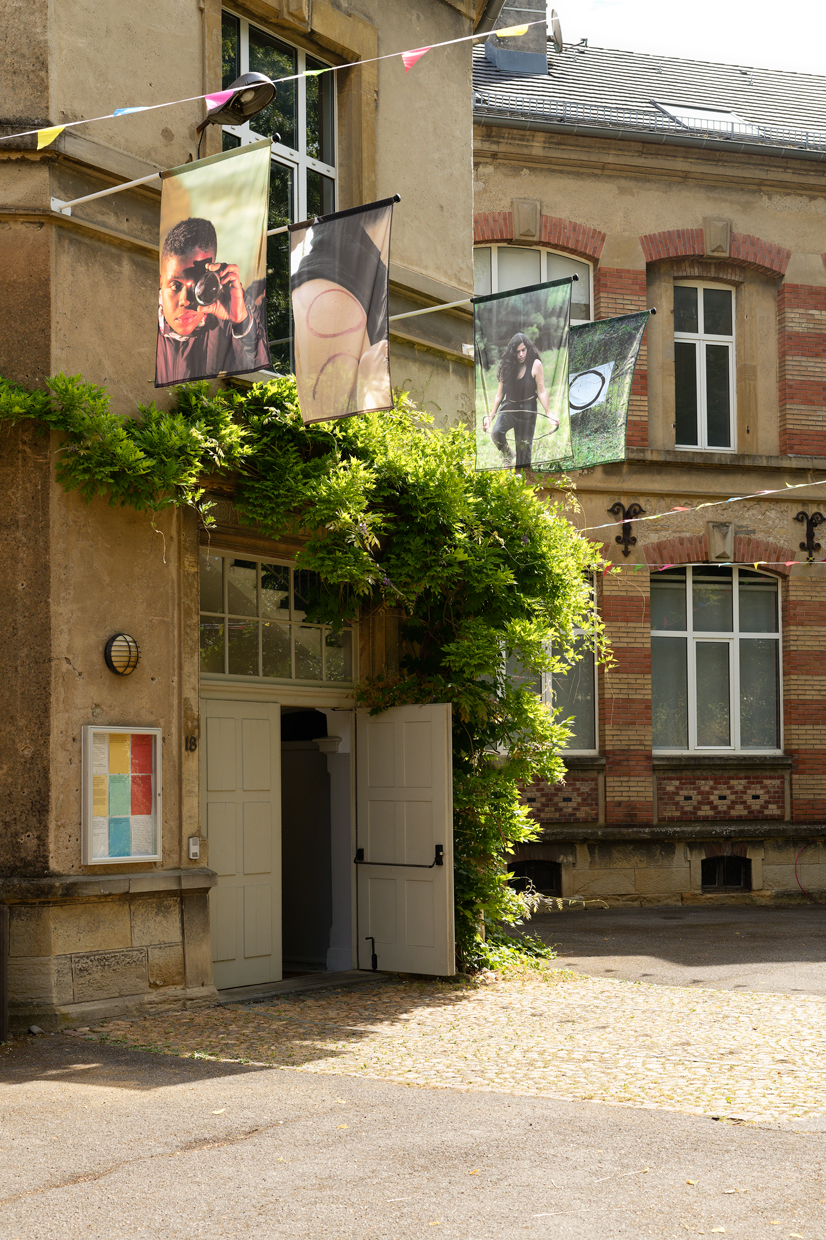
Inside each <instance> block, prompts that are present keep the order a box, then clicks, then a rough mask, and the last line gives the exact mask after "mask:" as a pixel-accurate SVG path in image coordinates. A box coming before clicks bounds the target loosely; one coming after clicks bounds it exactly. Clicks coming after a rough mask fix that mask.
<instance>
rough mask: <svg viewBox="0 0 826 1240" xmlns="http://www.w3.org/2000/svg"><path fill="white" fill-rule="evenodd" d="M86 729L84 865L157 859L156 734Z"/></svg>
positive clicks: (157, 785)
mask: <svg viewBox="0 0 826 1240" xmlns="http://www.w3.org/2000/svg"><path fill="white" fill-rule="evenodd" d="M85 731H86V732H87V733H88V736H87V738H85V739H86V757H87V772H86V777H87V780H89V781H90V783H91V787H89V784H88V783H87V813H86V832H85V840H84V843H85V850H84V851H85V853H86V858H85V861H86V864H89V863H92V864H94V863H95V862H101V861H124V860H132V859H134V860H140V859H144V858H145V859H149V858H156V857H157V856H158V855H159V841H158V805H157V799H158V798H157V791H158V787H159V771H158V752H159V745H160V731H159V730H156V729H149V728H147V729H146V730H144V731H137V730H136V731H134V732H133V731H131V730H127V729H122V730H117V731H110V730H108V729H103V728H88V729H85ZM89 802H91V804H89Z"/></svg>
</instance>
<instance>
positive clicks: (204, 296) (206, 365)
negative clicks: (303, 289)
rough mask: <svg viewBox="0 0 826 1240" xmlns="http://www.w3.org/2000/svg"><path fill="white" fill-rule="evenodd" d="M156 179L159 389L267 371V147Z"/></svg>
mask: <svg viewBox="0 0 826 1240" xmlns="http://www.w3.org/2000/svg"><path fill="white" fill-rule="evenodd" d="M161 175H162V177H163V191H162V195H161V235H160V260H161V261H160V295H159V299H158V348H157V356H156V362H155V387H169V386H170V385H171V384H174V383H189V382H190V381H191V380H193V379H214V378H216V377H217V376H218V375H222V374H227V375H241V374H246V373H248V372H249V371H252V370H260V369H261V368H262V367H268V366H269V364H270V354H269V349H268V347H267V331H266V321H267V315H266V280H267V270H266V255H267V203H268V198H269V184H270V142H269V140H268V139H265V140H264V141H262V142H255V143H252V144H251V145H249V146H243V147H239V148H238V149H236V150H234V151H225V152H224V153H223V154H221V155H213V156H211V157H210V158H209V159H201V160H199V161H198V162H197V163H194V164H184V165H183V166H182V167H180V168H173V169H171V170H170V171H169V172H164V173H162V174H161Z"/></svg>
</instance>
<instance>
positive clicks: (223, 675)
mask: <svg viewBox="0 0 826 1240" xmlns="http://www.w3.org/2000/svg"><path fill="white" fill-rule="evenodd" d="M201 555H212V556H219V555H220V556H223V557H224V559H234V560H249V561H250V562H254V563H255V564H256V565H257V566H258V571H257V590H258V598H259V614H258V615H256V616H241V615H239V614H238V613H236V612H230V611H229V610H228V590H229V582H228V576H227V573H226V570H225V571H224V579H223V583H222V590H223V603H224V610H223V611H222V612H208V611H204V610H203V609H201V607H200V595H199V610H198V615H199V619H198V632H199V634H200V624H201V620H202V619H204V618H206V619H209V618H211V617H214V618H215V619H216V620H219V619H220V620H221V621H222V623H224V625H225V626H227V625H228V623H229V622H230V621H231V620H239V621H242V622H249V623H254V624H257V625H258V662H259V666H260V665H261V654H262V652H261V641H262V631H261V625H262V623H263V622H264V619H265V618H264V617H262V616H261V614H260V597H261V566H262V565H263V564H275V565H277V566H278V567H279V568H289V569H291V570H292V571H291V573H290V607H289V611H288V614H287V615H285V616H284V618H283V619H282V620H274V621H273V622H274V623H280V624H289V625H290V627H291V629H292V626H293V625H294V624H298V625H301V626H302V627H306V628H314V629H320V630H321V653H322V659H323V666H324V670H325V671H326V666H327V656H326V649H327V647H326V645H325V641H324V639H325V636H326V634H327V633H328V632H330V631H331V629H332V625H330V624H318V623H316V622H312V621H307V620H304V619H303V615H304V613H303V612H300V611H297V610H296V608H295V606H294V603H295V598H294V592H295V578H294V575H293V574H294V573H295V572H297V571H301V570H300V569H296V565H295V562H294V561H292V560H280V559H276V558H274V557H272V556H261V555H251V554H249V553H248V552H245V551H238V550H237V549H236V550H228V549H227V548H225V547H212V546H210V547H205V546H201V547H200V549H199V557H198V564H199V577H200V556H201ZM199 586H200V580H199ZM346 628H347V631H348V632H349V633H350V635H351V636H350V667H351V679H350V680H328V679H323V680H310V679H307V678H305V677H299V676H296V674H295V642H294V641H293V640H292V634H291V641H290V665H291V669H292V675H291V676H289V677H283V676H246V675H244V674H243V673H240V672H230V671H229V670H228V669H229V634H228V633H227V632H226V628H225V632H224V671H223V672H205V671H201V673H200V675H201V683H202V684H206V683H218V684H225V683H226V682H227V681H236V682H237V683H239V684H245V685H247V684H254V685H279V686H282V685H284V686H291V687H292V688H299V689H300V688H305V687H306V688H310V689H318V688H324V689H332V690H340V689H345V690H349V689H351V688H352V686H353V685H354V684H355V683H356V682H357V680H358V647H359V639H358V624H357V623H355V622H352V621H350V622H348V623H347V625H346Z"/></svg>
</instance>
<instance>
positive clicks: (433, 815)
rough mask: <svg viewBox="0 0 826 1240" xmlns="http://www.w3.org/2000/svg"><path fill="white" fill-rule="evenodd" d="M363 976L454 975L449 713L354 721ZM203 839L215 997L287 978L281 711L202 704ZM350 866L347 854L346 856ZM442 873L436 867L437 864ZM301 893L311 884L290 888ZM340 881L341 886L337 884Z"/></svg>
mask: <svg viewBox="0 0 826 1240" xmlns="http://www.w3.org/2000/svg"><path fill="white" fill-rule="evenodd" d="M356 719H357V726H356V771H357V780H356V798H355V800H356V830H355V832H354V833H353V838H352V844H353V847H354V849H355V861H354V864H353V865H352V866H351V873H350V874H349V875H344V876H342V875H339V876H338V878H339V879H341V878H342V877H343V878H344V881H345V882H351V883H352V884H353V886H354V888H355V894H356V895H357V900H356V919H355V924H354V926H353V931H354V936H355V938H356V940H357V952H356V961H357V967H359V968H362V969H370V968H371V964H372V956H373V954H374V953H375V955H376V956H377V964H378V968H379V969H380V970H392V971H394V972H408V973H425V974H435V975H441V976H443V975H448V974H451V973H453V972H455V944H454V920H453V831H452V814H453V806H452V801H453V781H452V766H451V743H450V731H451V724H450V707H449V706H447V705H431V706H398V707H394V708H393V709H392V710H389V711H385V712H384V713H383V714H381V715H376V716H372V715H369V714H367V712H365V711H359V712H358V713H357V717H356ZM201 737H202V740H201V785H202V815H203V821H202V828H201V829H202V832H203V833H204V834H205V835H206V837H207V839H208V841H209V854H208V865H209V867H210V868H211V869H212V870H214V871H215V872H216V874H217V876H218V883H217V886H215V887H214V888H213V889H212V892H211V893H210V899H209V903H210V922H211V936H212V957H213V977H214V981H215V985H216V986H217V987H218V989H219V990H221V989H227V988H230V987H235V986H252V985H256V984H261V983H266V982H273V981H278V980H280V978H281V967H282V966H281V916H282V910H281V883H282V875H281V708H280V706H279V705H278V704H276V703H274V702H255V701H250V702H245V701H225V700H218V699H208V698H207V699H202V701H201ZM350 855H351V856H352V855H353V854H352V853H351V854H350ZM434 862H436V864H434ZM286 878H287V881H296V882H298V881H302V882H304V883H305V884H306V887H307V891H308V898H312V890H313V884H312V881H311V876H310V878H309V881H308V876H307V875H306V874H305V875H302V876H299V875H294V876H290V875H287V876H286ZM335 881H336V876H335V875H334V882H335Z"/></svg>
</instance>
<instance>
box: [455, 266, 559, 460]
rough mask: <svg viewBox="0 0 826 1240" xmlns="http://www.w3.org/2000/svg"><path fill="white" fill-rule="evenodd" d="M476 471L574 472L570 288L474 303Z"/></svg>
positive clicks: (543, 287)
mask: <svg viewBox="0 0 826 1240" xmlns="http://www.w3.org/2000/svg"><path fill="white" fill-rule="evenodd" d="M473 318H474V352H475V357H476V468H477V469H480V470H481V469H511V468H514V469H533V470H549V469H551V470H555V469H565V468H570V465H571V461H572V456H571V426H570V418H569V413H568V335H569V330H570V328H569V324H570V318H571V281H570V280H554V281H553V282H551V283H547V284H535V285H532V286H531V287H529V288H522V289H516V290H514V291H512V292H509V293H494V294H492V295H491V296H489V297H476V298H474V302H473Z"/></svg>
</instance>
